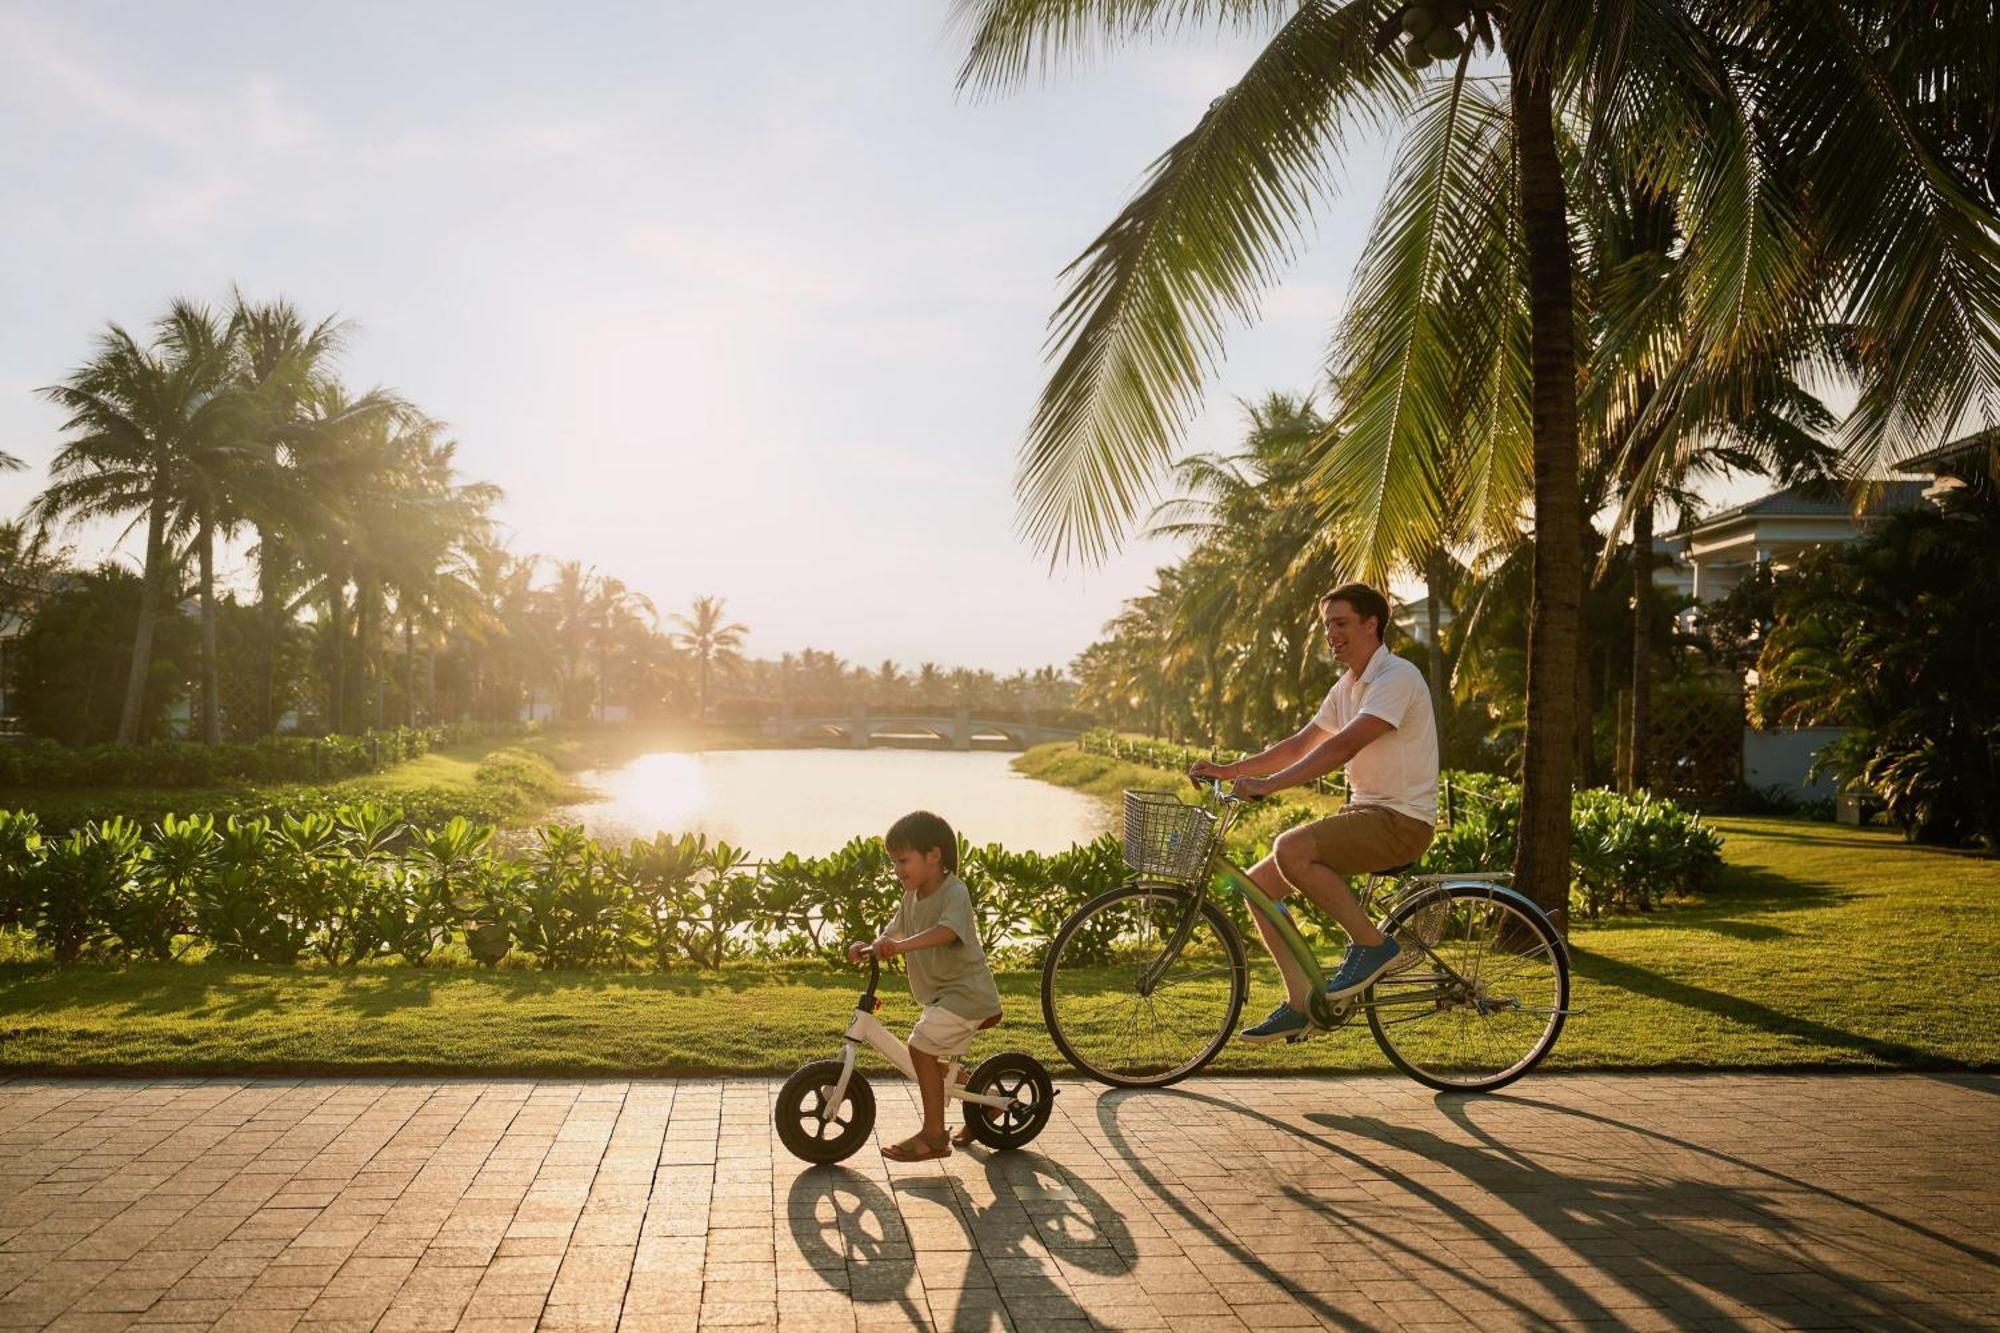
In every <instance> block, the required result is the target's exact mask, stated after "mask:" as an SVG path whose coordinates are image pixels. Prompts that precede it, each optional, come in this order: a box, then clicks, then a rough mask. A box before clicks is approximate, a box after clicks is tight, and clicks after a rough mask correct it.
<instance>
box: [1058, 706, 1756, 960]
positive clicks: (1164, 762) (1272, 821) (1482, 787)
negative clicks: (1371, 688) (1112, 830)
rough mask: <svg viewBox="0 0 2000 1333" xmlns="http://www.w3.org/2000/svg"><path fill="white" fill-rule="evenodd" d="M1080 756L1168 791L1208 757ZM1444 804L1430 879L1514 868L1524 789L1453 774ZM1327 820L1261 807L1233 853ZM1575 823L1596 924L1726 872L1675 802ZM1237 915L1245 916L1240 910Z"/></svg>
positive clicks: (1594, 799) (1280, 805) (1089, 738)
mask: <svg viewBox="0 0 2000 1333" xmlns="http://www.w3.org/2000/svg"><path fill="white" fill-rule="evenodd" d="M1080 746H1081V748H1084V749H1087V750H1089V749H1095V750H1099V751H1102V752H1105V753H1116V754H1117V755H1118V756H1119V757H1122V758H1124V759H1126V760H1128V761H1130V762H1133V763H1142V764H1148V765H1150V766H1152V767H1155V768H1160V769H1164V770H1166V772H1165V773H1163V774H1162V782H1163V783H1164V782H1165V781H1168V780H1170V776H1169V775H1171V774H1174V773H1178V772H1180V771H1183V770H1185V769H1186V768H1187V766H1188V765H1189V764H1190V763H1192V762H1193V761H1194V760H1195V759H1197V758H1206V757H1207V755H1206V754H1205V753H1199V752H1196V751H1193V750H1190V749H1188V748H1187V747H1185V746H1179V745H1169V744H1165V743H1163V742H1159V741H1146V740H1133V739H1130V738H1128V737H1119V736H1112V735H1110V734H1109V733H1105V732H1091V733H1088V734H1086V735H1085V736H1084V738H1083V740H1082V742H1080ZM1440 803H1441V805H1442V807H1443V808H1442V809H1441V810H1440V827H1439V828H1438V831H1437V836H1436V837H1435V838H1434V839H1433V840H1432V842H1431V845H1430V849H1429V850H1428V851H1427V852H1425V854H1424V857H1423V860H1422V862H1421V863H1420V864H1421V867H1422V869H1423V870H1425V871H1430V872H1439V873H1445V872H1454V871H1457V872H1470V871H1491V870H1502V869H1505V868H1507V867H1509V866H1511V865H1513V863H1514V833H1515V828H1516V827H1517V826H1518V824H1519V822H1520V813H1521V789H1520V787H1519V786H1518V785H1517V784H1515V783H1514V782H1512V781H1510V780H1508V779H1506V778H1503V777H1500V776H1497V775H1495V774H1491V773H1464V772H1456V771H1454V772H1448V773H1445V774H1443V775H1442V776H1441V780H1440ZM1322 812H1323V811H1322V810H1320V809H1309V810H1307V809H1301V807H1300V806H1299V805H1298V804H1296V803H1289V802H1286V801H1284V800H1282V799H1281V800H1277V801H1267V802H1263V803H1260V804H1259V805H1257V806H1255V807H1252V808H1251V809H1250V810H1249V811H1248V812H1246V813H1245V814H1244V816H1243V817H1242V818H1240V819H1238V820H1237V822H1236V825H1235V827H1234V828H1233V829H1232V830H1231V831H1230V841H1231V847H1232V850H1233V851H1235V852H1236V853H1238V854H1239V856H1241V857H1243V858H1244V859H1248V858H1249V857H1252V856H1259V855H1262V854H1263V853H1264V852H1265V851H1267V850H1269V848H1270V845H1271V842H1272V841H1273V840H1274V839H1275V838H1276V837H1277V835H1278V834H1279V833H1282V832H1283V831H1284V830H1285V829H1286V828H1289V827H1290V826H1291V825H1293V824H1295V823H1297V822H1299V820H1300V819H1302V818H1308V817H1316V816H1317V815H1318V814H1320V813H1322ZM1571 821H1572V827H1573V829H1574V832H1573V833H1572V841H1571V850H1570V872H1571V873H1570V882H1571V897H1572V900H1573V902H1574V903H1575V905H1576V907H1577V908H1578V909H1579V910H1580V911H1582V912H1585V913H1587V914H1588V915H1589V916H1591V917H1593V918H1595V917H1599V916H1601V915H1602V914H1603V913H1604V912H1605V911H1606V910H1615V911H1639V912H1648V911H1651V910H1652V909H1653V908H1654V907H1655V906H1657V905H1658V904H1659V903H1660V902H1661V901H1662V900H1663V899H1665V898H1667V897H1670V896H1686V895H1691V894H1697V893H1700V892H1702V891H1703V890H1704V889H1706V888H1707V887H1708V886H1709V885H1710V884H1711V883H1712V882H1713V880H1714V876H1715V874H1716V873H1717V871H1719V870H1720V868H1721V864H1722V861H1721V847H1722V843H1721V840H1720V838H1719V837H1717V835H1716V834H1715V832H1714V831H1713V830H1712V829H1710V828H1708V827H1707V826H1706V825H1704V824H1703V823H1702V822H1701V819H1700V817H1699V816H1697V815H1694V814H1691V813H1689V812H1688V811H1686V810H1684V809H1682V808H1681V807H1680V806H1678V805H1676V804H1675V803H1674V802H1672V801H1663V800H1656V799H1654V798H1652V797H1650V796H1638V797H1631V796H1622V795H1620V794H1618V793H1617V792H1612V791H1606V790H1603V789H1601V788H1589V789H1585V790H1582V791H1579V792H1577V793H1576V795H1575V797H1574V798H1573V800H1572V802H1571ZM1229 907H1230V910H1232V912H1235V913H1238V914H1240V913H1241V911H1242V908H1241V905H1240V904H1238V903H1235V902H1231V903H1230V904H1229ZM1239 924H1242V923H1241V922H1239Z"/></svg>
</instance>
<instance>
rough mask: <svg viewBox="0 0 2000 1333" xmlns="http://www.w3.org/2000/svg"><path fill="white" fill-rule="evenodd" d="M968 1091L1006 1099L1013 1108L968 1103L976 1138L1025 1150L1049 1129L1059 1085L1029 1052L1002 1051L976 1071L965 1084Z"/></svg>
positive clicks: (996, 1145)
mask: <svg viewBox="0 0 2000 1333" xmlns="http://www.w3.org/2000/svg"><path fill="white" fill-rule="evenodd" d="M965 1090H966V1091H967V1092H979V1093H986V1094H988V1095H991V1096H999V1097H1006V1098H1008V1099H1009V1100H1011V1101H1012V1102H1013V1105H1012V1106H1009V1107H1006V1108H1004V1109H1003V1108H1000V1107H997V1106H981V1105H979V1104H978V1103H976V1102H967V1103H966V1104H965V1113H966V1117H967V1123H968V1124H970V1125H971V1126H972V1137H973V1138H975V1139H978V1140H979V1141H980V1142H981V1143H983V1144H985V1145H986V1146H987V1147H989V1148H1024V1147H1026V1146H1027V1145H1028V1144H1029V1143H1031V1142H1033V1141H1034V1138H1035V1135H1037V1134H1039V1133H1041V1132H1042V1130H1043V1129H1045V1128H1047V1127H1048V1123H1049V1115H1050V1113H1051V1112H1053V1111H1054V1110H1055V1104H1056V1089H1055V1084H1054V1083H1052V1082H1051V1081H1050V1080H1049V1071H1048V1070H1047V1069H1045V1068H1044V1067H1043V1066H1042V1062H1041V1061H1040V1060H1037V1059H1036V1058H1035V1057H1034V1056H1032V1055H1029V1054H1028V1053H1027V1052H1026V1051H1002V1052H1000V1054H998V1055H996V1056H993V1057H991V1058H990V1059H987V1060H982V1061H981V1062H980V1064H979V1068H977V1069H975V1070H973V1071H972V1077H970V1078H968V1079H967V1080H966V1081H965Z"/></svg>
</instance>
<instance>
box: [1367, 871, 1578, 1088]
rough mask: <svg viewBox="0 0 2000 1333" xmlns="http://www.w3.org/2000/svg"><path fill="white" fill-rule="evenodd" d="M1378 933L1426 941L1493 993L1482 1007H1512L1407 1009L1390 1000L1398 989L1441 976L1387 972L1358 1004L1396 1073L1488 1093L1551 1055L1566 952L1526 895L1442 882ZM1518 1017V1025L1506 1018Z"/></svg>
mask: <svg viewBox="0 0 2000 1333" xmlns="http://www.w3.org/2000/svg"><path fill="white" fill-rule="evenodd" d="M1461 923H1462V938H1461ZM1382 928H1383V929H1384V930H1385V931H1391V932H1398V933H1400V932H1403V931H1409V932H1411V934H1413V935H1420V936H1422V937H1424V939H1425V942H1426V943H1427V944H1430V945H1432V946H1433V947H1434V948H1436V949H1437V951H1438V952H1439V954H1440V955H1441V956H1443V957H1444V958H1445V961H1446V962H1447V963H1449V964H1450V965H1451V966H1452V968H1453V969H1454V970H1455V971H1457V972H1459V973H1460V974H1461V975H1464V976H1468V977H1472V978H1475V979H1476V980H1477V981H1478V982H1479V983H1480V984H1481V986H1482V988H1497V990H1498V991H1499V992H1501V993H1500V994H1498V995H1495V996H1492V997H1490V998H1489V1002H1490V999H1501V1000H1512V1001H1513V1002H1514V1003H1515V1004H1516V1006H1517V1007H1516V1008H1514V1009H1495V1010H1490V1011H1489V1010H1488V1009H1487V1008H1486V1007H1485V1005H1484V1004H1468V1003H1465V1002H1456V1003H1450V1004H1447V1003H1446V1002H1443V1001H1438V1002H1434V1003H1432V1004H1430V1005H1428V1006H1427V1005H1425V1004H1421V1003H1413V1004H1411V1005H1409V1006H1408V1008H1407V1010H1405V1008H1404V1007H1403V1006H1398V1005H1396V1004H1395V1003H1394V998H1395V995H1396V993H1397V991H1398V990H1399V989H1401V990H1422V989H1434V988H1435V985H1436V983H1435V982H1434V981H1433V980H1432V978H1442V976H1443V974H1442V973H1441V972H1439V971H1438V970H1437V969H1436V968H1435V967H1434V966H1429V967H1427V966H1426V965H1425V964H1426V962H1428V960H1422V961H1420V962H1419V963H1418V964H1416V965H1415V966H1412V967H1410V968H1409V969H1408V970H1406V971H1403V972H1399V973H1392V974H1391V975H1390V976H1389V977H1387V978H1385V979H1384V980H1382V981H1378V982H1376V983H1375V985H1373V986H1371V987H1369V988H1368V990H1367V991H1366V992H1365V993H1364V994H1363V996H1362V1003H1363V1005H1364V1006H1365V1007H1366V1008H1367V1010H1368V1028H1369V1030H1370V1031H1371V1032H1373V1033H1374V1034H1375V1044H1376V1045H1378V1046H1380V1047H1381V1048H1382V1054H1384V1055H1386V1056H1388V1057H1389V1061H1390V1063H1391V1064H1393V1065H1395V1066H1396V1068H1398V1069H1400V1070H1402V1071H1403V1072H1404V1073H1405V1074H1408V1075H1409V1076H1410V1077H1411V1078H1413V1079H1415V1080H1416V1081H1417V1082H1419V1083H1421V1084H1423V1085H1424V1086H1425V1087H1427V1088H1435V1089H1437V1090H1438V1091H1439V1092H1494V1091H1497V1090H1498V1089H1500V1088H1504V1087H1506V1086H1507V1085H1508V1084H1509V1083H1512V1082H1513V1081H1514V1080H1516V1079H1518V1078H1520V1077H1522V1076H1523V1075H1525V1074H1527V1073H1528V1072H1529V1071H1531V1070H1532V1069H1534V1067H1535V1066H1536V1065H1538V1064H1540V1063H1541V1062H1542V1060H1543V1058H1544V1057H1546V1056H1547V1055H1548V1053H1549V1051H1550V1050H1551V1049H1553V1048H1554V1046H1555V1044H1556V1039H1557V1038H1558V1037H1560V1036H1561V1035H1562V1029H1563V1020H1564V1018H1565V1017H1567V1014H1566V1011H1567V1010H1568V1008H1569V949H1568V947H1567V946H1566V945H1564V943H1563V940H1562V937H1561V936H1560V935H1559V934H1557V933H1556V928H1555V926H1554V924H1553V923H1551V922H1550V921H1549V918H1548V917H1547V916H1546V915H1545V914H1544V913H1543V912H1542V910H1541V909H1540V908H1538V907H1536V906H1535V904H1534V903H1532V902H1530V901H1529V900H1528V899H1527V898H1526V897H1525V896H1523V895H1522V894H1520V893H1519V892H1517V891H1515V890H1514V889H1511V888H1507V887H1505V886H1502V885H1496V884H1475V883H1461V884H1440V885H1438V886H1437V887H1436V888H1434V889H1431V890H1429V891H1427V892H1424V893H1420V894H1417V895H1415V896H1414V897H1412V898H1411V899H1410V900H1409V901H1408V902H1405V903H1403V904H1402V905H1401V906H1399V907H1397V908H1396V910H1395V911H1393V912H1391V913H1390V914H1389V919H1388V920H1387V921H1385V922H1384V923H1383V926H1382ZM1434 937H1435V938H1434ZM1406 947H1408V946H1406ZM1489 961H1491V962H1492V969H1491V970H1490V971H1488V970H1487V965H1488V962H1489ZM1523 997H1525V1000H1524V998H1523ZM1525 1001H1532V1003H1528V1002H1525ZM1517 1016H1525V1019H1524V1021H1520V1022H1516V1021H1513V1018H1514V1017H1517ZM1454 1020H1455V1024H1456V1026H1455V1028H1454ZM1474 1024H1477V1025H1478V1026H1477V1027H1473V1026H1471V1025H1474ZM1426 1027H1428V1029H1429V1030H1428V1031H1426ZM1454 1052H1457V1053H1458V1054H1457V1055H1456V1056H1454V1054H1453V1053H1454ZM1475 1052H1476V1053H1477V1056H1478V1058H1477V1059H1474V1058H1471V1055H1472V1053H1475Z"/></svg>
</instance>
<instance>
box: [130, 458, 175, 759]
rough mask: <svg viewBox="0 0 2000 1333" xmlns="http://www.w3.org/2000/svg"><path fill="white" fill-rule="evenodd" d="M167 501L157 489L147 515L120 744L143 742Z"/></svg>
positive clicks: (162, 570)
mask: <svg viewBox="0 0 2000 1333" xmlns="http://www.w3.org/2000/svg"><path fill="white" fill-rule="evenodd" d="M166 564H167V500H166V496H164V495H162V494H160V493H159V492H157V491H156V492H154V495H153V507H152V511H151V512H150V513H149V514H147V516H146V568H145V571H144V572H143V574H142V575H141V576H140V579H139V623H138V624H137V625H136V626H134V627H133V630H132V666H131V669H130V670H129V671H127V673H126V675H125V706H124V708H122V709H121V710H120V711H119V714H118V743H119V744H120V745H137V744H138V743H139V719H140V716H141V713H142V712H143V710H144V708H145V703H146V677H147V676H149V675H151V674H152V671H153V625H154V622H155V621H157V620H158V619H159V616H160V584H161V582H162V580H164V579H165V578H166Z"/></svg>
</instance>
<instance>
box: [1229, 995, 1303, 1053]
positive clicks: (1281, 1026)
mask: <svg viewBox="0 0 2000 1333" xmlns="http://www.w3.org/2000/svg"><path fill="white" fill-rule="evenodd" d="M1310 1026H1312V1024H1311V1022H1310V1021H1309V1020H1308V1019H1307V1018H1306V1016H1305V1015H1304V1014H1302V1013H1300V1012H1299V1011H1298V1010H1296V1009H1294V1008H1292V1006H1291V1005H1289V1004H1287V1003H1285V1002H1284V1001H1283V1000H1280V1001H1278V1007H1277V1008H1276V1009H1273V1010H1272V1011H1271V1016H1270V1017H1269V1018H1267V1019H1265V1020H1264V1021H1263V1022H1261V1023H1259V1024H1258V1025H1257V1026H1256V1027H1253V1028H1244V1029H1243V1030H1242V1031H1241V1032H1239V1033H1237V1034H1236V1040H1238V1041H1247V1042H1250V1043H1252V1044H1255V1043H1257V1042H1265V1041H1281V1040H1283V1039H1284V1038H1286V1037H1296V1036H1298V1035H1299V1034H1300V1033H1302V1032H1304V1031H1305V1030H1306V1029H1307V1028H1308V1027H1310Z"/></svg>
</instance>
